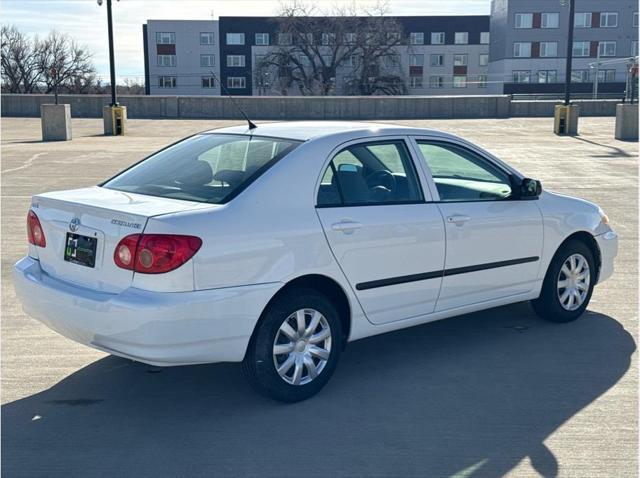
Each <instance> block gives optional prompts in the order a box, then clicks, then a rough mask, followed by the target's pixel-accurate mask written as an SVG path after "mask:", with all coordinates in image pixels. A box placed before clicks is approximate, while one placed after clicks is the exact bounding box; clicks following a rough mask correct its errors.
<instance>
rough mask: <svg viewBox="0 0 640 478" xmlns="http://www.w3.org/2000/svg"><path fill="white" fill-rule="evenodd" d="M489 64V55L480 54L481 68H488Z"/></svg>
mask: <svg viewBox="0 0 640 478" xmlns="http://www.w3.org/2000/svg"><path fill="white" fill-rule="evenodd" d="M488 64H489V54H488V53H481V54H480V66H487V65H488Z"/></svg>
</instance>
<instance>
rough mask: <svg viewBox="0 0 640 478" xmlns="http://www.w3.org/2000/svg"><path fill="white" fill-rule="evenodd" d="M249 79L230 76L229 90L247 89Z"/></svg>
mask: <svg viewBox="0 0 640 478" xmlns="http://www.w3.org/2000/svg"><path fill="white" fill-rule="evenodd" d="M246 87H247V79H246V77H244V76H229V77H228V78H227V88H246Z"/></svg>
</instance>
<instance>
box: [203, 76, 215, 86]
mask: <svg viewBox="0 0 640 478" xmlns="http://www.w3.org/2000/svg"><path fill="white" fill-rule="evenodd" d="M215 86H216V81H215V78H214V77H213V76H203V77H202V87H203V88H213V87H215Z"/></svg>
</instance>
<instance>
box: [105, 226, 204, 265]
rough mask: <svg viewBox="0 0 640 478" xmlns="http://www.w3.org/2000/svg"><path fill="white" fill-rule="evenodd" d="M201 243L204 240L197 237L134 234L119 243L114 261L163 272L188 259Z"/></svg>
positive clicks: (119, 263)
mask: <svg viewBox="0 0 640 478" xmlns="http://www.w3.org/2000/svg"><path fill="white" fill-rule="evenodd" d="M201 245H202V240H201V239H200V238H198V237H195V236H181V235H177V234H132V235H130V236H127V237H125V238H124V239H122V240H121V241H120V242H119V243H118V245H117V246H116V250H115V251H114V254H113V260H114V262H115V263H116V265H117V266H118V267H121V268H123V269H129V270H132V271H135V272H141V273H143V274H161V273H163V272H169V271H172V270H174V269H177V268H178V267H180V266H181V265H182V264H184V263H185V262H187V261H188V260H189V259H191V258H192V257H193V255H194V254H195V253H196V252H198V249H200V246H201Z"/></svg>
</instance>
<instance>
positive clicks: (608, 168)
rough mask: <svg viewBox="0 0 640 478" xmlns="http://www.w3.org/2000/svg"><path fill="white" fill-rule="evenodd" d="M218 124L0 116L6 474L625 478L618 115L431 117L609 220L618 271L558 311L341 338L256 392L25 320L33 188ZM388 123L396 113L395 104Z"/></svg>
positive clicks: (627, 312)
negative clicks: (561, 120) (572, 317)
mask: <svg viewBox="0 0 640 478" xmlns="http://www.w3.org/2000/svg"><path fill="white" fill-rule="evenodd" d="M231 123H232V122H229V121H205V120H198V121H188V120H182V121H170V120H130V121H129V123H128V133H129V135H128V136H126V137H103V136H102V135H101V130H102V123H101V120H78V119H74V120H73V133H74V140H73V141H71V142H55V143H54V142H50V143H42V142H41V141H40V124H39V121H38V120H37V119H28V118H15V119H14V118H10V119H7V118H3V119H2V150H1V152H2V243H1V246H2V281H3V282H2V321H1V326H2V328H1V332H2V392H1V398H2V471H3V474H4V475H5V476H29V477H32V476H48V477H52V476H65V477H68V476H127V475H136V476H258V475H260V476H278V477H283V476H300V475H303V474H304V475H308V476H323V477H324V476H428V477H439V476H458V477H463V476H465V477H466V476H474V477H475V476H478V477H484V476H502V475H511V476H519V477H520V476H525V477H527V476H545V477H554V476H563V477H564V476H575V477H581V478H582V477H601V476H602V477H627V476H629V477H631V476H634V477H635V476H637V465H638V455H637V445H638V435H637V430H638V389H637V385H638V384H637V376H638V370H637V359H636V357H637V354H636V353H635V349H636V335H637V316H638V314H637V313H638V299H637V287H638V281H637V273H638V268H637V253H638V188H637V185H638V162H637V157H638V154H637V153H638V144H637V143H629V142H621V141H616V140H614V139H613V134H614V121H613V118H582V119H581V125H580V131H581V135H580V136H578V137H575V138H570V137H556V136H554V135H553V134H552V133H551V130H552V119H504V120H447V121H444V120H429V121H407V122H406V123H407V124H411V125H417V126H425V127H433V128H438V129H443V130H447V131H450V132H452V133H456V134H460V135H461V136H463V137H465V138H467V139H470V140H472V141H475V142H477V143H478V144H480V145H482V146H484V147H485V148H487V149H489V150H490V151H492V152H493V153H495V154H496V155H498V156H499V157H501V158H503V159H505V160H506V161H508V162H510V163H511V164H513V165H515V166H516V167H517V168H519V169H520V170H521V171H522V172H524V173H525V174H527V175H528V176H530V177H534V178H538V179H541V180H542V182H543V185H544V187H546V188H548V189H550V190H554V191H559V192H563V193H567V194H571V195H576V196H579V197H583V198H585V199H588V200H593V201H595V202H597V203H598V204H600V206H602V208H603V209H604V210H605V211H606V212H607V214H608V215H609V217H610V219H611V222H612V224H613V226H614V227H615V229H616V230H617V231H618V233H619V234H620V254H619V257H618V260H617V263H616V273H615V275H614V276H613V277H612V279H610V280H609V281H607V282H605V283H603V284H602V285H600V286H598V287H597V288H596V291H595V293H594V295H593V299H592V302H591V305H590V307H589V311H588V312H587V314H585V316H584V317H582V318H581V319H580V320H578V321H576V322H574V323H571V324H565V325H558V324H551V323H547V322H544V321H542V320H540V319H538V318H537V317H536V316H535V315H534V314H533V312H532V311H531V309H530V307H529V305H528V304H517V305H513V306H508V307H501V308H498V309H492V310H489V311H485V312H480V313H475V314H470V315H466V316H462V317H459V318H455V319H448V320H445V321H441V322H435V323H432V324H427V325H423V326H419V327H414V328H411V329H406V330H403V331H399V332H395V333H391V334H386V335H382V336H378V337H373V338H370V339H365V340H361V341H358V342H355V343H352V344H350V345H349V347H348V348H347V350H346V352H345V353H344V354H343V357H342V360H341V363H340V364H339V366H338V369H337V371H336V374H335V375H334V377H333V378H332V380H331V381H330V383H329V384H328V386H327V387H326V388H325V389H324V390H323V391H322V392H321V393H320V394H319V395H318V396H316V397H314V398H312V399H310V400H308V401H306V402H303V403H298V404H294V405H283V404H280V403H275V402H272V401H269V400H267V399H264V398H262V397H259V396H257V395H255V394H254V393H253V392H252V391H251V390H250V389H249V387H248V386H247V385H246V384H245V382H244V380H243V379H242V377H241V376H240V368H239V366H238V365H236V364H218V365H202V366H192V367H180V368H172V369H164V370H162V371H161V372H159V373H155V372H156V371H155V370H153V369H149V368H148V367H146V366H144V365H142V364H136V363H133V362H129V361H127V360H123V359H119V358H115V357H111V356H108V355H106V354H104V353H102V352H98V351H95V350H91V349H88V348H86V347H83V346H80V345H77V344H75V343H73V342H71V341H69V340H67V339H65V338H63V337H61V336H59V335H57V334H55V333H54V332H52V331H50V330H49V329H47V328H46V327H44V326H43V325H41V324H39V323H38V322H36V321H34V320H32V319H30V318H28V317H26V316H25V315H24V314H23V313H22V310H21V308H20V307H19V305H18V303H17V302H16V299H15V293H14V291H13V287H12V284H11V275H10V271H11V267H12V264H13V263H14V262H15V261H16V260H17V259H18V258H20V257H21V256H22V255H24V253H25V249H26V247H25V244H26V237H25V216H26V212H27V209H28V205H29V200H30V196H31V195H33V194H36V193H39V192H43V191H49V190H54V189H67V188H77V187H82V186H88V185H93V184H96V183H97V182H99V181H101V180H102V179H104V178H107V177H109V176H111V175H112V174H114V173H116V172H117V171H119V170H120V169H122V168H124V167H125V166H127V165H129V164H131V163H133V162H135V161H138V160H139V159H141V158H142V157H144V156H146V155H148V154H149V153H151V152H153V151H154V150H156V149H159V148H160V147H162V146H164V145H166V144H168V143H170V142H173V141H175V140H177V139H179V138H181V137H183V136H186V135H187V134H191V133H193V132H197V131H201V130H204V129H208V128H212V127H216V126H221V125H226V124H231ZM398 123H402V122H401V121H398Z"/></svg>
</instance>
